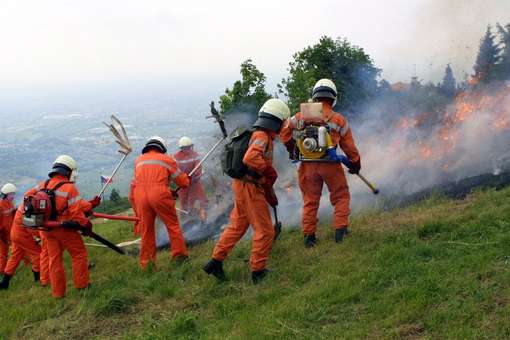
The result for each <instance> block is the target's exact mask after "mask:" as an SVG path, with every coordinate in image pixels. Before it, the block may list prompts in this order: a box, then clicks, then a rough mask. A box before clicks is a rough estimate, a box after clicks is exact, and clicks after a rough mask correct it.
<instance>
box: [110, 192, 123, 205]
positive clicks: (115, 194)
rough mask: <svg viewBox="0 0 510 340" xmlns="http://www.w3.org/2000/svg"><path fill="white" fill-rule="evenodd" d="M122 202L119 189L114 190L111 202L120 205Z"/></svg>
mask: <svg viewBox="0 0 510 340" xmlns="http://www.w3.org/2000/svg"><path fill="white" fill-rule="evenodd" d="M120 200H121V197H120V194H119V192H118V190H117V189H112V192H111V193H110V201H112V202H114V203H119V202H120Z"/></svg>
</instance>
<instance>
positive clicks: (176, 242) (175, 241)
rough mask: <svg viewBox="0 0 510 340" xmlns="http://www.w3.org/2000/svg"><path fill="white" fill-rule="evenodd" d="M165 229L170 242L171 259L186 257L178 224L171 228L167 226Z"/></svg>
mask: <svg viewBox="0 0 510 340" xmlns="http://www.w3.org/2000/svg"><path fill="white" fill-rule="evenodd" d="M166 229H167V232H168V238H169V240H170V247H171V254H172V257H176V256H188V254H189V253H188V248H187V247H186V241H185V240H184V235H183V234H182V230H181V227H180V226H179V225H178V224H177V225H172V226H168V225H167V226H166Z"/></svg>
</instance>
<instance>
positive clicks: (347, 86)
mask: <svg viewBox="0 0 510 340" xmlns="http://www.w3.org/2000/svg"><path fill="white" fill-rule="evenodd" d="M288 71H289V76H288V77H287V78H286V79H282V82H281V84H279V85H278V88H279V93H281V94H283V95H284V96H286V97H287V99H288V103H289V107H290V108H291V110H292V111H293V112H296V111H297V110H298V108H299V104H300V103H302V102H306V101H307V100H308V99H309V98H310V96H311V91H312V89H313V86H314V84H315V83H316V82H317V81H318V80H319V79H321V78H330V79H332V80H333V81H334V82H335V85H336V86H337V90H338V93H339V95H338V97H339V98H338V101H337V106H336V109H340V110H346V111H356V109H357V108H359V105H360V104H362V103H365V102H366V101H367V100H368V99H371V98H372V97H373V96H375V94H376V93H377V77H378V76H379V73H380V70H379V69H377V68H375V67H374V65H373V62H372V59H371V58H370V56H369V55H368V54H366V53H365V51H364V50H363V49H362V48H360V47H357V46H353V45H351V44H350V43H349V42H348V41H347V40H345V39H340V38H338V39H336V40H333V39H332V38H330V37H327V36H323V37H322V38H320V40H319V43H317V44H315V45H313V46H308V47H306V48H305V49H303V50H302V51H300V52H297V53H295V54H294V55H293V60H292V61H291V62H290V63H289V68H288Z"/></svg>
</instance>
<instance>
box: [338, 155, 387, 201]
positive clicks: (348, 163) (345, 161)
mask: <svg viewBox="0 0 510 340" xmlns="http://www.w3.org/2000/svg"><path fill="white" fill-rule="evenodd" d="M329 156H330V158H332V159H333V160H335V161H337V162H340V163H342V164H343V165H345V166H346V167H347V168H349V169H350V168H351V166H352V163H351V161H350V160H349V159H348V158H347V157H346V156H344V155H337V154H336V152H333V154H331V153H329ZM356 175H357V176H358V177H359V178H360V179H361V180H362V181H363V183H365V184H366V185H367V186H368V187H369V188H370V190H371V191H372V193H373V194H374V195H377V194H378V193H379V189H377V188H376V186H375V185H373V184H372V183H370V181H369V180H368V179H366V177H365V176H363V175H362V174H356Z"/></svg>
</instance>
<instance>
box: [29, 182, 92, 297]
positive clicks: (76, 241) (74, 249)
mask: <svg viewBox="0 0 510 340" xmlns="http://www.w3.org/2000/svg"><path fill="white" fill-rule="evenodd" d="M63 181H64V182H65V181H68V179H67V178H66V177H64V176H62V175H54V176H53V177H52V178H51V179H50V181H49V183H48V185H47V188H48V189H51V188H54V187H55V186H56V185H57V184H58V183H60V182H63ZM44 184H45V182H41V183H40V184H39V185H38V186H37V187H35V188H33V189H31V190H29V191H28V192H27V193H26V194H25V196H27V195H32V194H34V193H35V192H37V190H39V189H40V188H43V187H44ZM55 205H56V209H57V221H59V222H63V221H75V222H77V223H79V224H80V225H83V226H85V225H87V224H88V223H89V220H88V218H87V217H86V216H85V212H88V211H90V210H92V205H91V204H90V203H89V202H88V201H85V200H83V199H82V198H81V196H80V193H79V191H78V188H77V187H76V185H75V184H74V183H66V184H64V185H62V186H61V187H59V188H58V189H57V190H55ZM20 222H21V221H20ZM21 228H23V226H21ZM25 229H26V228H25ZM40 234H41V239H42V244H43V248H42V250H41V255H42V257H41V267H42V268H44V267H45V266H48V268H49V277H50V282H51V290H52V295H53V297H55V298H60V297H63V296H65V294H66V286H67V281H66V273H65V269H64V260H63V255H64V250H66V251H67V252H68V253H69V255H71V268H72V275H73V284H74V287H75V288H78V289H80V288H86V287H88V285H89V269H88V254H87V249H86V248H85V244H84V243H83V239H82V236H81V234H80V232H79V231H77V230H73V229H66V228H62V227H58V228H54V229H51V230H49V231H41V232H40ZM46 254H47V255H46ZM45 280H47V277H46V276H45V273H44V272H41V284H43V285H44V284H45Z"/></svg>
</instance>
